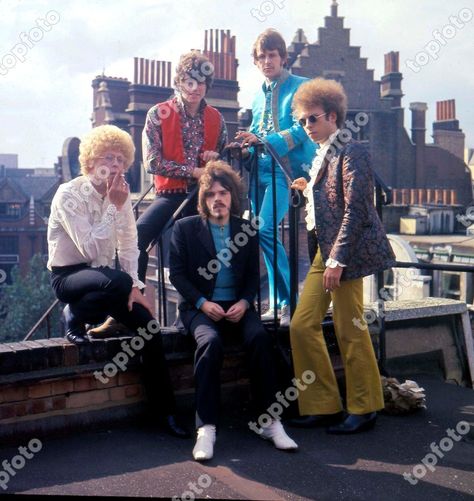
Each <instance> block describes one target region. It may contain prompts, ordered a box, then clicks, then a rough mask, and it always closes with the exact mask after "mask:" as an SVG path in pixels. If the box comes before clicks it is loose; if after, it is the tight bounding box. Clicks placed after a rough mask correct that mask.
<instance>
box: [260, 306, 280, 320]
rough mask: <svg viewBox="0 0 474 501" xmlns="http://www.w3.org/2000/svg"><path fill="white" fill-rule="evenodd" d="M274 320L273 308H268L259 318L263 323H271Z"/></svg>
mask: <svg viewBox="0 0 474 501" xmlns="http://www.w3.org/2000/svg"><path fill="white" fill-rule="evenodd" d="M274 318H275V310H274V309H273V308H270V309H269V310H267V311H266V312H265V313H263V314H262V316H261V317H260V319H261V320H262V321H263V322H271V321H273V319H274ZM277 319H278V315H277Z"/></svg>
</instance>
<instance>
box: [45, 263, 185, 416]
mask: <svg viewBox="0 0 474 501" xmlns="http://www.w3.org/2000/svg"><path fill="white" fill-rule="evenodd" d="M51 285H52V287H53V290H54V292H55V294H56V297H57V298H58V299H59V300H60V301H62V302H64V303H68V304H69V307H70V309H71V312H72V313H73V314H74V315H75V316H76V317H77V318H78V319H79V320H82V321H83V322H85V323H99V322H102V321H104V320H105V319H106V317H107V316H108V315H110V316H111V317H113V318H115V320H117V321H118V322H120V323H122V324H124V325H126V326H127V327H128V328H129V329H130V330H131V331H132V332H137V329H138V328H143V329H147V326H148V323H149V322H150V321H151V320H153V316H152V315H151V313H150V312H149V311H148V310H147V309H146V308H144V307H143V306H142V305H141V304H138V303H133V308H132V311H129V310H128V296H129V294H130V291H131V290H132V279H131V277H130V275H128V274H127V273H125V272H123V271H119V270H114V269H111V268H109V267H107V266H101V267H99V268H91V267H90V266H87V265H86V264H79V265H74V266H63V267H60V268H53V271H52V273H51ZM147 332H149V331H148V330H147ZM149 334H151V332H149ZM140 353H141V357H142V367H143V383H144V386H145V390H146V393H147V397H148V400H149V404H150V409H151V411H152V412H154V413H155V414H159V415H168V414H173V413H174V412H175V400H174V395H173V390H172V388H171V380H170V375H169V371H168V366H167V364H166V360H165V354H164V350H163V340H162V338H161V334H160V333H159V332H158V333H156V334H154V335H153V338H152V339H150V340H147V341H146V342H145V346H144V347H143V349H142V350H141V351H140Z"/></svg>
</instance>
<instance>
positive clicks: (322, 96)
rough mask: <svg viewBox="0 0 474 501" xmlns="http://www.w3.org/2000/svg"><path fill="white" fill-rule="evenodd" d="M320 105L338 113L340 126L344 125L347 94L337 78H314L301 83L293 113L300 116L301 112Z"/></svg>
mask: <svg viewBox="0 0 474 501" xmlns="http://www.w3.org/2000/svg"><path fill="white" fill-rule="evenodd" d="M315 106H320V107H321V108H322V109H323V110H324V112H325V113H331V111H333V112H334V113H336V116H337V119H336V124H337V126H338V127H342V126H343V125H344V119H345V118H346V112H347V96H346V93H345V91H344V87H343V86H342V85H341V84H340V83H339V82H336V80H326V79H325V78H313V79H312V80H309V81H308V82H304V83H303V84H301V85H300V86H299V88H298V90H297V91H296V93H295V95H294V97H293V103H292V108H293V115H294V116H295V118H296V119H298V118H299V116H300V115H301V112H303V111H307V110H310V109H311V108H314V107H315Z"/></svg>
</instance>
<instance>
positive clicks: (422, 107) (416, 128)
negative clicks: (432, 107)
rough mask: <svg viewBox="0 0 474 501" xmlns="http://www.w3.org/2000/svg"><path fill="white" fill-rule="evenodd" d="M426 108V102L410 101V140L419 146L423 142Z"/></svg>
mask: <svg viewBox="0 0 474 501" xmlns="http://www.w3.org/2000/svg"><path fill="white" fill-rule="evenodd" d="M427 109H428V105H427V104H426V103H410V111H411V140H412V141H413V142H414V143H415V144H416V145H419V146H421V145H424V144H425V133H426V110H427Z"/></svg>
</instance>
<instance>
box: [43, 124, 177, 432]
mask: <svg viewBox="0 0 474 501" xmlns="http://www.w3.org/2000/svg"><path fill="white" fill-rule="evenodd" d="M79 151H80V154H79V161H80V163H81V172H82V174H83V175H82V176H79V177H77V178H75V179H73V180H72V181H69V182H67V183H64V184H62V185H61V186H60V187H59V188H58V190H57V192H56V194H55V195H54V197H53V200H52V203H51V215H50V217H49V220H48V250H49V257H48V264H47V266H48V269H49V270H51V285H52V287H53V290H54V292H55V294H56V296H57V298H58V299H59V300H60V301H62V302H64V303H66V306H65V307H64V310H63V315H62V321H63V325H64V329H65V334H66V338H67V339H68V340H69V341H70V342H72V343H74V344H77V345H84V344H86V343H87V342H88V338H87V335H86V330H85V324H86V322H87V323H90V324H95V323H99V322H103V321H104V319H105V317H106V316H107V315H110V316H111V317H113V318H114V319H115V320H117V321H118V322H120V323H122V324H124V325H125V326H126V327H127V328H128V329H130V330H131V331H132V332H138V333H139V334H140V335H142V334H141V333H144V334H143V337H144V338H145V339H146V343H144V347H143V348H142V351H141V354H142V359H143V368H144V373H145V381H144V382H145V387H146V390H147V393H148V396H149V401H150V404H151V406H152V410H153V411H154V412H156V413H157V414H158V417H159V420H160V421H161V422H162V424H163V425H164V426H165V427H166V429H167V431H169V432H170V433H172V434H174V435H176V436H181V437H185V436H187V432H186V431H185V430H184V429H182V428H181V427H180V426H179V425H178V424H177V423H176V420H175V417H174V412H175V402H174V396H173V391H172V388H171V381H170V377H169V373H168V368H167V366H166V360H165V356H164V351H163V345H162V340H161V334H160V331H159V325H158V323H157V322H156V320H155V319H154V318H153V315H152V311H151V308H150V305H149V304H148V301H147V299H146V297H145V296H143V295H142V294H141V293H140V289H141V288H143V287H144V284H143V283H142V282H141V281H140V280H139V278H138V274H137V258H138V248H137V232H136V225H135V219H134V216H133V211H132V204H131V199H130V191H129V187H128V184H127V182H126V181H125V178H124V174H125V172H126V171H127V169H128V168H129V167H130V165H131V163H132V162H133V157H134V153H135V148H134V145H133V142H132V139H131V137H130V135H129V134H128V133H126V132H124V131H123V130H121V129H119V128H118V127H115V126H113V125H102V126H100V127H96V128H95V129H92V130H91V131H90V132H89V133H88V134H86V135H85V137H84V138H83V139H82V142H81V144H80V149H79ZM116 251H117V255H118V260H119V262H120V267H121V270H117V269H115V268H114V259H115V253H116ZM137 335H138V334H137ZM128 349H130V348H128ZM124 350H125V348H124ZM138 356H139V355H138ZM97 372H98V375H97V374H95V375H96V377H97V378H98V379H99V380H100V381H101V382H103V383H106V382H107V381H108V379H107V378H105V377H104V373H100V372H99V371H97Z"/></svg>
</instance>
